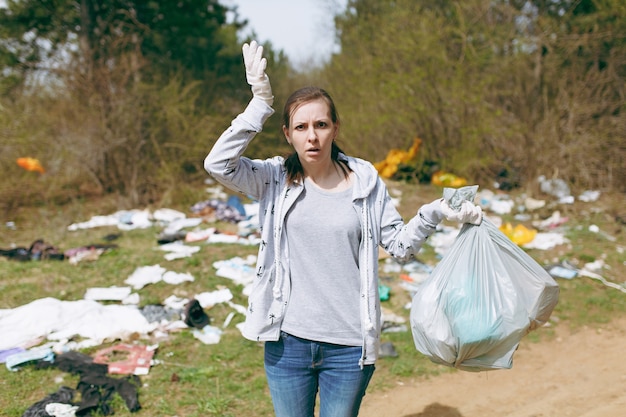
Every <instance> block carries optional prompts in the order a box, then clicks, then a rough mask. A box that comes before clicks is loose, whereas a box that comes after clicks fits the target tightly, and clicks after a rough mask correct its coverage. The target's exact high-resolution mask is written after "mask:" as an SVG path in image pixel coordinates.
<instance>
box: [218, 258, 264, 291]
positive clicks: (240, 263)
mask: <svg viewBox="0 0 626 417" xmlns="http://www.w3.org/2000/svg"><path fill="white" fill-rule="evenodd" d="M213 267H214V268H215V269H217V272H216V275H217V276H219V277H222V278H228V279H231V280H232V281H234V282H235V283H236V284H241V285H246V284H249V283H251V282H252V281H254V277H255V276H256V272H255V270H254V267H252V266H251V263H250V260H249V259H248V260H246V259H243V258H240V257H238V256H237V257H234V258H231V259H229V260H225V261H216V262H214V263H213Z"/></svg>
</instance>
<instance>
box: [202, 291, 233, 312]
mask: <svg viewBox="0 0 626 417" xmlns="http://www.w3.org/2000/svg"><path fill="white" fill-rule="evenodd" d="M195 299H196V300H198V302H199V303H200V305H201V306H202V307H203V308H209V307H213V306H214V305H216V304H220V303H225V302H227V301H230V300H232V299H233V293H231V292H230V290H229V289H228V288H224V289H221V290H217V291H211V292H203V293H200V294H196V296H195Z"/></svg>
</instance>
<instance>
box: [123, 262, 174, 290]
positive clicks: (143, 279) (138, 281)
mask: <svg viewBox="0 0 626 417" xmlns="http://www.w3.org/2000/svg"><path fill="white" fill-rule="evenodd" d="M165 271H166V270H165V268H163V267H161V266H160V265H151V266H140V267H138V268H137V269H135V271H134V272H133V273H132V274H131V275H130V276H129V277H128V278H126V280H125V281H124V284H128V285H130V286H132V287H133V288H134V289H136V290H139V289H141V288H143V287H145V286H146V285H148V284H155V283H157V282H159V281H161V279H162V277H163V274H164V273H165Z"/></svg>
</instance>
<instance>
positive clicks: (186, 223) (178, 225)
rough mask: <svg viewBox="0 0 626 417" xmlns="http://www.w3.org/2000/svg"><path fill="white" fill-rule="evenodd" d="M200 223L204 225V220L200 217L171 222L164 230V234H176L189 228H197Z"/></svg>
mask: <svg viewBox="0 0 626 417" xmlns="http://www.w3.org/2000/svg"><path fill="white" fill-rule="evenodd" d="M200 223H202V219H201V218H199V217H192V218H189V219H187V218H185V219H176V220H173V221H172V222H170V223H169V224H168V225H167V226H166V227H165V229H163V233H165V234H174V233H176V232H178V231H179V230H182V229H185V228H188V227H196V226H198V225H199V224H200Z"/></svg>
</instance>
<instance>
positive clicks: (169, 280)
mask: <svg viewBox="0 0 626 417" xmlns="http://www.w3.org/2000/svg"><path fill="white" fill-rule="evenodd" d="M194 280H195V278H194V277H193V275H191V274H189V273H183V272H174V271H166V272H165V273H164V274H163V282H165V283H166V284H180V283H182V282H187V281H188V282H193V281H194Z"/></svg>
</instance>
